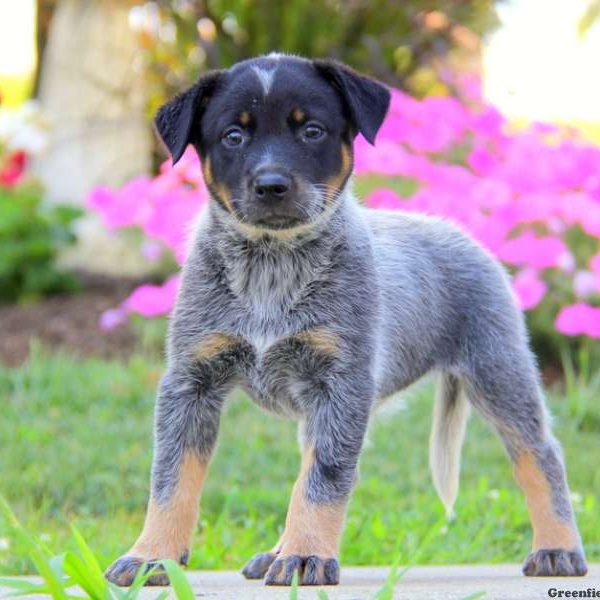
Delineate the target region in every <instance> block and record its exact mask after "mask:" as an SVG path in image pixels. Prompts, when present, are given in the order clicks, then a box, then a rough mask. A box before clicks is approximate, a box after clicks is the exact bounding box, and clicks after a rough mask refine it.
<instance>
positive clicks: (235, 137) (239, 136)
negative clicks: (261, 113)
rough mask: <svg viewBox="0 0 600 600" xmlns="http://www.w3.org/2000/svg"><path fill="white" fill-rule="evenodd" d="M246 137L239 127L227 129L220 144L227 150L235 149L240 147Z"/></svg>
mask: <svg viewBox="0 0 600 600" xmlns="http://www.w3.org/2000/svg"><path fill="white" fill-rule="evenodd" d="M245 139H246V137H245V135H244V132H243V131H242V129H240V128H239V127H229V128H228V129H226V130H225V132H224V133H223V135H222V137H221V142H223V144H224V145H225V146H227V147H228V148H237V147H238V146H241V145H242V144H243V143H244V141H245Z"/></svg>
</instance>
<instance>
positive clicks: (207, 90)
mask: <svg viewBox="0 0 600 600" xmlns="http://www.w3.org/2000/svg"><path fill="white" fill-rule="evenodd" d="M221 73H222V71H210V72H209V73H206V75H203V76H202V77H201V78H200V79H199V80H198V81H197V82H196V83H195V84H194V85H193V86H192V87H191V88H190V89H189V90H186V91H185V92H183V93H181V94H178V95H177V96H175V98H173V99H172V100H170V101H169V102H167V103H166V104H164V105H163V106H161V107H160V108H159V110H158V113H157V114H156V117H155V119H154V124H155V126H156V131H157V132H158V135H159V136H160V138H161V140H162V141H163V142H164V144H165V146H166V147H167V149H168V150H169V152H170V153H171V157H172V159H173V164H175V163H176V162H177V161H178V160H179V159H180V158H181V157H182V156H183V153H184V152H185V149H186V148H187V146H188V144H190V143H193V142H194V141H198V140H197V139H194V137H195V136H194V131H193V126H194V124H198V121H199V117H200V114H201V112H202V110H203V109H204V108H205V107H206V105H207V104H208V101H209V99H210V96H211V94H212V93H213V91H214V89H215V86H216V85H217V82H218V80H219V77H220V76H221Z"/></svg>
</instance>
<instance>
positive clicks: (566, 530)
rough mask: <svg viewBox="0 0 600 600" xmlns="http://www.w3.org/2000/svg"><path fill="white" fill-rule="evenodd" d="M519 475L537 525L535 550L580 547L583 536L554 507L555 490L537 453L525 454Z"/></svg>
mask: <svg viewBox="0 0 600 600" xmlns="http://www.w3.org/2000/svg"><path fill="white" fill-rule="evenodd" d="M515 477H516V479H517V481H518V482H519V485H520V486H521V488H522V490H523V492H524V493H525V497H526V499H527V507H528V509H529V517H530V518H531V523H532V525H533V551H534V552H535V551H537V550H540V549H555V548H561V549H564V550H576V549H577V548H579V535H578V534H577V531H576V530H575V527H574V525H573V524H570V523H565V522H564V521H562V520H561V519H560V518H559V517H558V516H557V514H556V512H555V510H554V508H553V507H552V490H551V488H550V485H549V484H548V480H547V479H546V476H545V475H544V472H543V471H542V470H541V469H540V467H539V466H538V464H537V461H536V459H535V456H533V454H531V453H530V452H525V453H523V454H522V455H521V457H520V458H519V459H518V461H517V463H516V465H515Z"/></svg>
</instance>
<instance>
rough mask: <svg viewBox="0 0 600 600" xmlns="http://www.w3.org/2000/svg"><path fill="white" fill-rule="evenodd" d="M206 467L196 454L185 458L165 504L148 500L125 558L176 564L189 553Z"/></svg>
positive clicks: (189, 454)
mask: <svg viewBox="0 0 600 600" xmlns="http://www.w3.org/2000/svg"><path fill="white" fill-rule="evenodd" d="M206 471H207V465H206V464H205V463H203V462H202V461H201V460H200V459H199V458H198V456H197V455H196V454H194V453H192V452H188V453H187V454H185V456H184V458H183V461H182V463H181V466H180V468H179V480H178V482H177V487H176V488H175V490H174V492H173V494H172V496H171V498H170V499H169V502H168V503H167V504H166V505H165V506H162V505H160V504H159V503H158V502H156V500H154V499H153V498H150V502H149V504H148V511H147V513H146V521H145V523H144V529H143V530H142V533H141V535H140V537H139V538H138V540H137V541H136V543H135V544H134V545H133V547H132V548H131V550H130V551H129V553H128V554H131V555H133V556H140V557H143V558H145V559H153V558H172V559H173V560H176V561H179V560H180V559H181V556H182V555H183V553H184V552H186V551H189V549H190V546H191V541H192V536H193V534H194V529H195V527H196V523H197V521H198V501H199V498H200V491H201V489H202V484H203V482H204V479H205V477H206Z"/></svg>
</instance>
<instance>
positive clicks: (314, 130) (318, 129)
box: [302, 123, 325, 142]
mask: <svg viewBox="0 0 600 600" xmlns="http://www.w3.org/2000/svg"><path fill="white" fill-rule="evenodd" d="M324 135H325V129H324V128H323V127H322V126H321V125H319V124H318V123H307V124H306V125H305V126H304V131H303V132H302V137H303V138H304V139H306V140H310V141H311V142H312V141H315V140H320V139H321V138H322V137H323V136H324Z"/></svg>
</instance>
